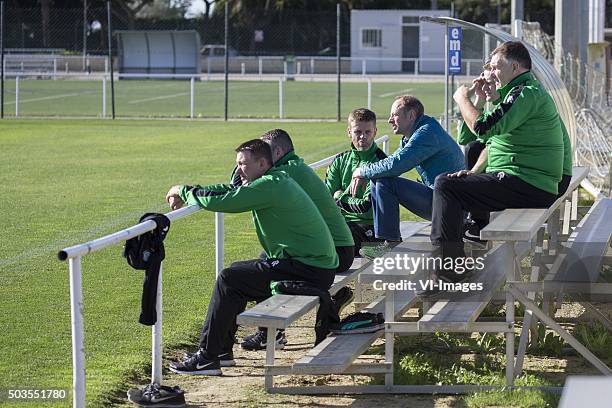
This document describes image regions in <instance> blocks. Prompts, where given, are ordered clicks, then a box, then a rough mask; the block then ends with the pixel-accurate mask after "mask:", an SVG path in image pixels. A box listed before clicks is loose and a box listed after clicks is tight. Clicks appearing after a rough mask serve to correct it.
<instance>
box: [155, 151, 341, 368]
mask: <svg viewBox="0 0 612 408" xmlns="http://www.w3.org/2000/svg"><path fill="white" fill-rule="evenodd" d="M236 153H237V154H236V164H237V166H238V167H237V174H238V175H239V177H240V178H241V180H242V185H241V186H239V187H234V186H232V185H228V184H217V185H210V186H204V187H203V186H198V185H196V186H190V185H178V186H174V187H172V188H171V189H170V191H168V194H167V195H166V201H167V202H168V203H169V204H170V206H171V208H172V209H173V210H175V209H178V208H181V207H182V206H183V205H184V204H188V205H198V206H200V207H202V208H204V209H206V210H209V211H216V212H229V213H239V212H246V211H252V213H253V221H254V223H255V229H256V231H257V237H258V238H259V242H260V243H261V246H262V247H263V249H264V251H265V253H266V256H267V259H265V260H264V259H254V260H250V261H242V262H234V263H233V264H231V265H230V266H229V267H228V268H225V269H223V270H222V271H221V273H220V274H219V277H218V278H217V281H216V283H215V288H214V291H213V294H212V297H211V300H210V303H209V306H208V312H207V314H206V319H205V321H204V326H203V328H202V332H201V334H200V341H199V349H198V351H197V352H196V353H193V354H189V355H188V356H187V357H186V358H185V359H184V360H183V361H181V362H177V363H172V364H171V365H170V370H171V371H173V372H175V373H179V374H203V375H221V368H220V367H221V364H223V365H224V366H227V365H232V364H233V355H232V346H233V342H234V335H235V333H236V327H237V326H236V317H237V316H238V314H240V313H241V312H242V311H244V309H245V307H246V304H247V302H248V301H251V300H256V301H261V300H263V299H266V298H268V297H270V296H271V291H270V282H272V281H280V280H301V281H307V282H309V283H311V284H313V285H314V286H316V287H318V288H320V289H321V290H328V289H329V287H330V286H331V284H332V283H333V280H334V274H335V270H336V268H337V267H338V255H337V254H336V251H335V250H334V244H333V240H332V237H331V234H330V233H329V229H328V228H327V226H326V225H325V222H324V221H323V218H322V217H321V214H320V213H319V211H318V210H317V208H316V206H315V205H314V203H313V202H312V200H311V199H310V198H309V197H308V195H306V193H305V192H304V190H302V189H301V188H300V186H299V185H298V184H297V183H296V182H295V181H294V180H293V179H292V178H291V177H289V176H288V175H287V174H286V173H285V172H283V171H280V170H278V169H277V168H275V167H273V166H272V154H271V151H270V147H269V146H268V145H267V144H266V143H265V142H263V141H261V140H259V139H254V140H250V141H248V142H245V143H243V144H241V145H240V146H238V148H236ZM296 209H299V211H296Z"/></svg>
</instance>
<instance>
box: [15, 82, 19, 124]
mask: <svg viewBox="0 0 612 408" xmlns="http://www.w3.org/2000/svg"><path fill="white" fill-rule="evenodd" d="M15 117H19V76H16V77H15Z"/></svg>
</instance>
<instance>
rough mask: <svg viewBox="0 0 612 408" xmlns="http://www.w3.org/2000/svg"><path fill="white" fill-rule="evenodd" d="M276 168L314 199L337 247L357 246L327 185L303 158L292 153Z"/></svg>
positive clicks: (280, 161)
mask: <svg viewBox="0 0 612 408" xmlns="http://www.w3.org/2000/svg"><path fill="white" fill-rule="evenodd" d="M274 167H275V168H277V169H279V170H283V171H284V172H286V173H287V174H288V175H289V176H290V177H291V178H292V179H294V180H295V181H296V182H297V183H298V184H299V185H300V187H302V188H303V189H304V191H305V192H306V194H308V196H309V197H310V198H311V199H312V201H313V202H314V203H315V205H316V206H317V208H318V209H319V211H320V212H321V215H322V216H323V220H324V221H325V223H326V224H327V227H328V228H329V232H331V236H332V238H333V240H334V245H335V246H353V245H355V242H354V241H353V235H352V234H351V230H350V229H349V227H348V226H347V225H346V222H345V221H344V218H343V217H342V214H341V213H340V209H339V208H338V207H337V206H336V203H334V199H333V198H332V196H331V195H329V192H328V191H327V188H326V187H325V183H323V180H321V178H320V177H319V176H318V175H317V173H315V172H314V170H313V169H311V168H310V166H308V165H307V164H306V163H304V160H303V159H302V158H301V157H299V156H298V155H297V154H295V152H294V151H291V152H289V153H287V154H286V155H284V156H283V157H281V158H280V159H279V160H278V161H277V162H276V163H274ZM296 211H299V207H296Z"/></svg>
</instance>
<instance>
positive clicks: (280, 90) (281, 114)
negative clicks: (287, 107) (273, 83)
mask: <svg viewBox="0 0 612 408" xmlns="http://www.w3.org/2000/svg"><path fill="white" fill-rule="evenodd" d="M286 64H287V63H285V65H286ZM283 94H284V90H283V78H279V79H278V116H279V117H280V118H281V119H283V117H284V116H285V115H284V106H283V105H284V103H285V102H284V100H283V99H284V98H283Z"/></svg>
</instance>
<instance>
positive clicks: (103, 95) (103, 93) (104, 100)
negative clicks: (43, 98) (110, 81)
mask: <svg viewBox="0 0 612 408" xmlns="http://www.w3.org/2000/svg"><path fill="white" fill-rule="evenodd" d="M102 117H103V118H105V117H106V77H102Z"/></svg>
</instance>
